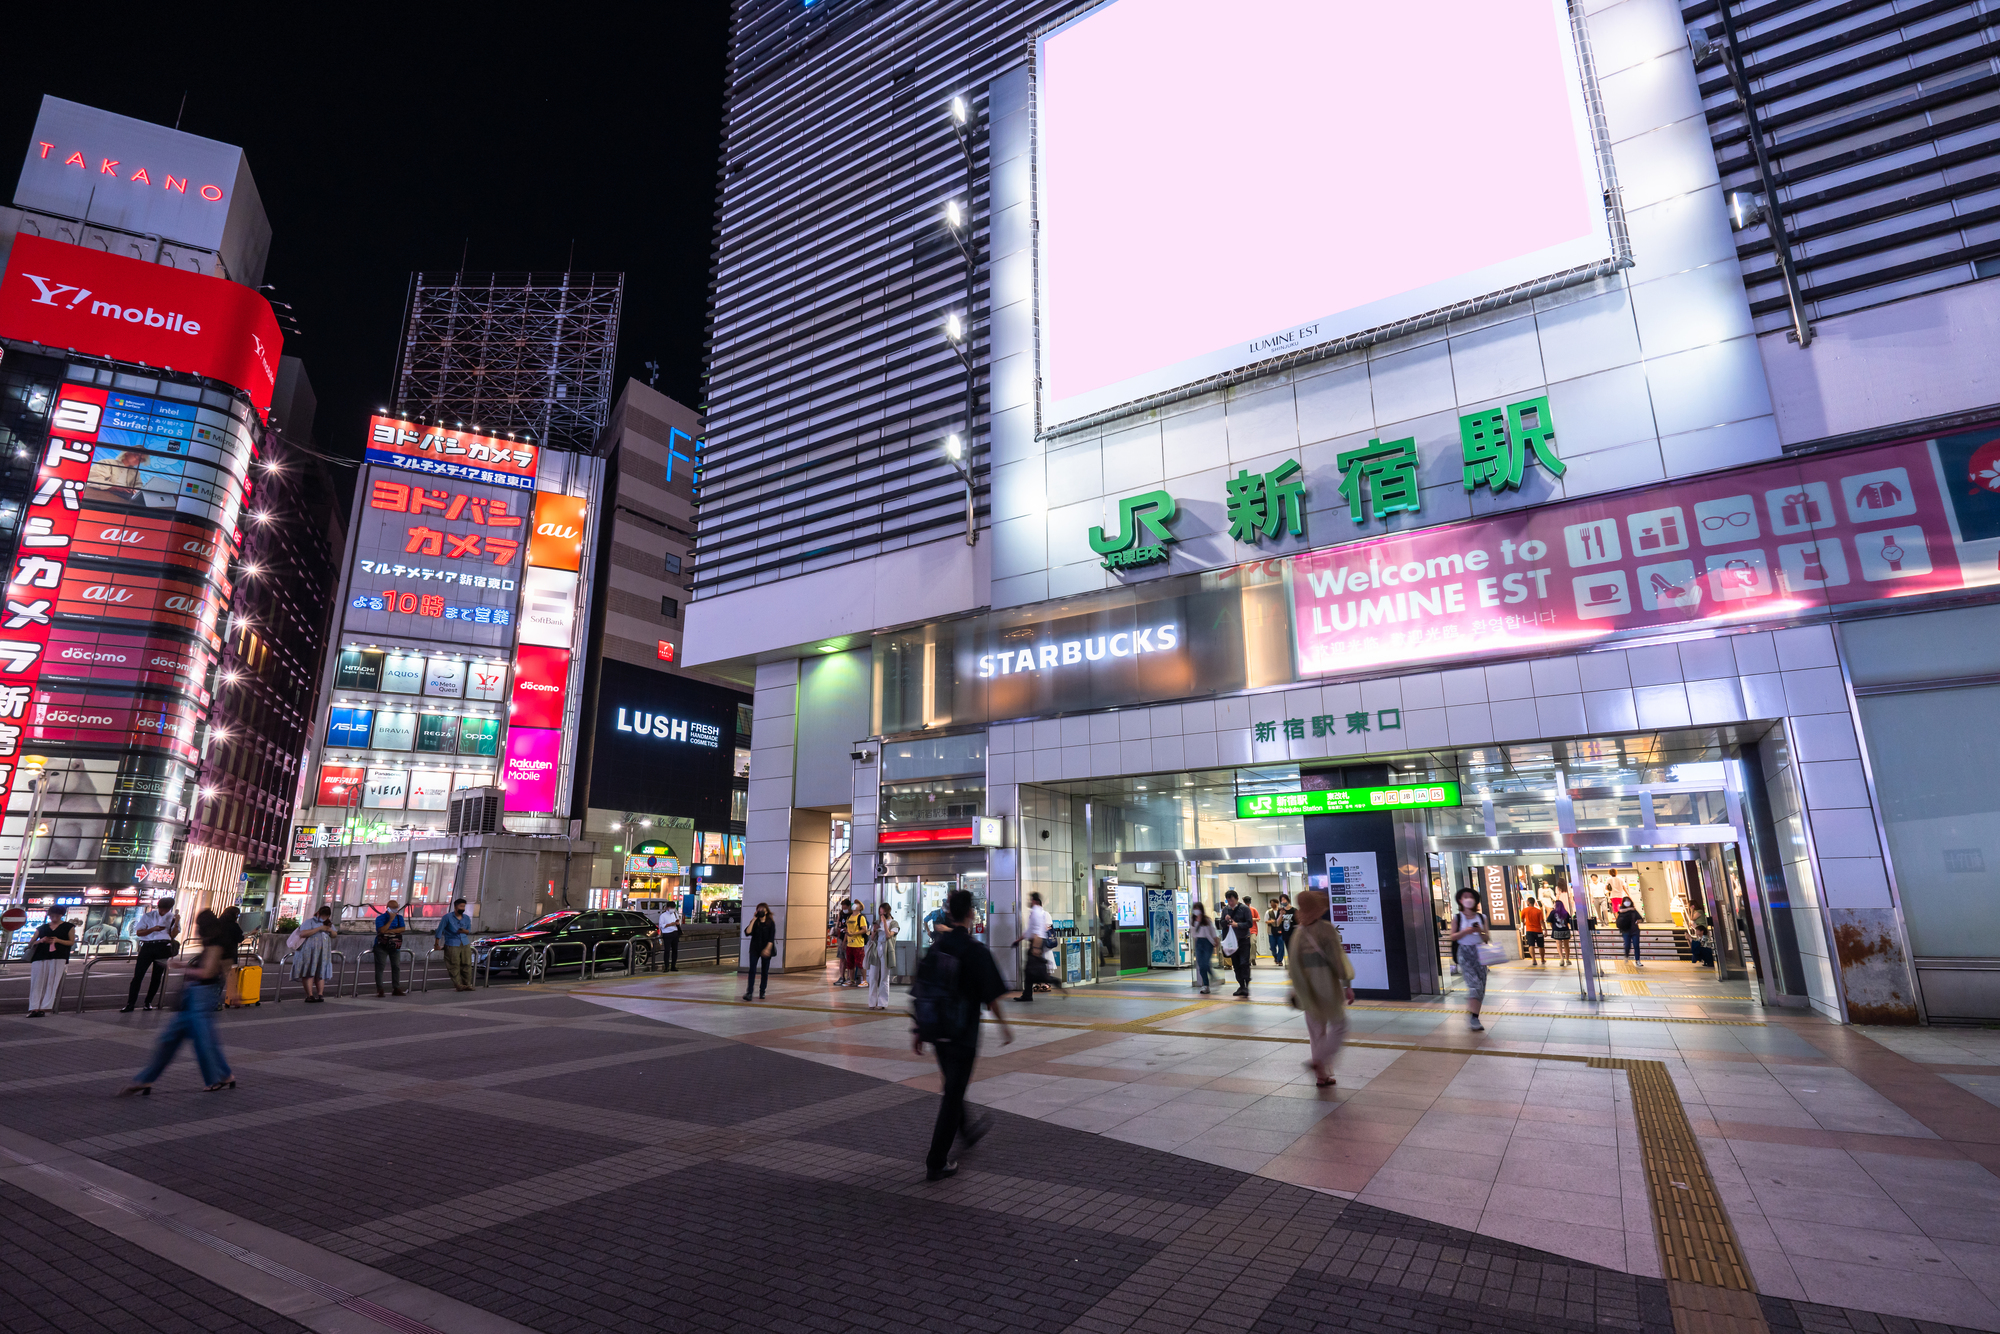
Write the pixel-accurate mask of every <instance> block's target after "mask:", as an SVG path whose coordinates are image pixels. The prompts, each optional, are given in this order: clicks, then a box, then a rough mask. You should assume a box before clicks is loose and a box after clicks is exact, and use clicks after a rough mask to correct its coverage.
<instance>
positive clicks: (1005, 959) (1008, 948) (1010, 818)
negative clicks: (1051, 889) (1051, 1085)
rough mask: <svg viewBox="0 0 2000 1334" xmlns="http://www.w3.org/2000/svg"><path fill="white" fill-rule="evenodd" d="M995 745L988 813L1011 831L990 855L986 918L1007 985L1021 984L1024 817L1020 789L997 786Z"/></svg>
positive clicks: (988, 771)
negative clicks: (1016, 941)
mask: <svg viewBox="0 0 2000 1334" xmlns="http://www.w3.org/2000/svg"><path fill="white" fill-rule="evenodd" d="M995 767H996V766H995V765H994V763H993V751H992V742H991V740H990V734H989V740H988V742H987V752H986V813H987V814H988V815H997V816H999V817H1000V822H1001V824H1002V826H1003V827H1004V828H1005V829H1006V831H1007V839H1006V842H1007V846H1006V847H1004V848H994V849H992V850H991V851H989V852H988V853H987V854H986V897H987V898H988V899H989V900H990V901H991V902H992V905H993V906H992V909H991V910H990V912H989V913H988V915H987V919H986V940H987V943H988V945H989V946H990V948H991V949H992V950H993V958H994V960H995V961H996V962H997V963H999V965H1000V975H1001V976H1002V977H1004V978H1006V979H1007V985H1009V986H1013V987H1018V986H1020V985H1021V978H1020V959H1019V951H1017V950H1015V949H1014V948H1013V941H1014V939H1015V937H1017V936H1019V935H1020V934H1021V922H1022V918H1023V915H1024V911H1025V910H1024V909H1023V908H1022V906H1021V905H1022V904H1023V903H1025V902H1026V901H1027V898H1026V894H1025V893H1024V891H1023V890H1022V888H1021V815H1020V800H1019V797H1020V789H1019V788H1018V787H1016V786H1015V785H1014V784H1012V783H995V782H994V781H993V780H994V769H995ZM1008 768H1009V770H1011V768H1012V757H1011V756H1009V757H1008Z"/></svg>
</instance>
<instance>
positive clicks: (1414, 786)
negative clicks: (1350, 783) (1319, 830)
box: [1236, 783, 1459, 820]
mask: <svg viewBox="0 0 2000 1334" xmlns="http://www.w3.org/2000/svg"><path fill="white" fill-rule="evenodd" d="M1458 804H1459V800H1458V784H1457V783H1404V784H1399V785H1396V786H1392V787H1334V788H1327V789H1326V790H1325V791H1321V792H1262V793H1258V794H1256V795H1255V796H1239V797H1237V798H1236V818H1237V819H1239V820H1262V819H1266V818H1268V817H1272V816H1278V815H1355V814H1359V813H1361V812H1363V811H1387V810H1419V809H1422V808H1424V807H1427V806H1456V805H1458Z"/></svg>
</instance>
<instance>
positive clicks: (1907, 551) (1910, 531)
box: [1854, 528, 1931, 581]
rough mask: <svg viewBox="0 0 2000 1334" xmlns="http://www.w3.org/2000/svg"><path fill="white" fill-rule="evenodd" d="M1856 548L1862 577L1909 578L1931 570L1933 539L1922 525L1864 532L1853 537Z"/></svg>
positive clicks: (1880, 578)
mask: <svg viewBox="0 0 2000 1334" xmlns="http://www.w3.org/2000/svg"><path fill="white" fill-rule="evenodd" d="M1854 550H1855V552H1856V553H1857V554H1858V555H1859V556H1860V557H1861V577H1862V578H1863V579H1868V580H1878V581H1879V580H1884V579H1908V578H1911V577H1913V576H1915V575H1919V574H1929V573H1930V572H1931V550H1930V543H1929V542H1928V541H1926V540H1925V538H1924V530H1923V529H1921V528H1890V529H1887V530H1885V531H1882V532H1875V533H1862V534H1861V535H1860V536H1859V537H1856V538H1855V539H1854Z"/></svg>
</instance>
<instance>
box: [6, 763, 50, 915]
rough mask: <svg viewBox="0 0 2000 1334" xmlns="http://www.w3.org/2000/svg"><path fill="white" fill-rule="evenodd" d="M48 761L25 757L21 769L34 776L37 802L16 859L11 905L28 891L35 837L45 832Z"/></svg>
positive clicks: (22, 836)
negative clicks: (44, 814) (43, 805)
mask: <svg viewBox="0 0 2000 1334" xmlns="http://www.w3.org/2000/svg"><path fill="white" fill-rule="evenodd" d="M48 763H49V762H48V759H47V757H45V756H42V755H23V756H22V757H21V768H23V769H25V770H27V771H28V772H30V773H32V774H33V775H34V777H33V778H31V779H29V780H28V781H29V784H30V786H32V787H33V788H34V791H35V801H34V804H33V805H32V806H30V807H29V808H28V827H27V828H26V829H25V830H24V831H22V834H21V851H20V853H19V855H18V856H16V857H15V859H14V887H13V891H12V892H11V893H10V894H9V895H8V896H7V901H8V902H9V903H19V902H21V901H22V898H23V896H25V895H26V893H27V891H28V864H29V862H31V861H32V860H33V859H34V854H35V836H36V835H37V834H40V833H42V832H43V830H42V827H41V824H42V799H43V798H44V797H45V796H47V795H48V790H49V775H48Z"/></svg>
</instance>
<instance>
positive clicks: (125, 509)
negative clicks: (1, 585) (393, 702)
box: [0, 98, 282, 946]
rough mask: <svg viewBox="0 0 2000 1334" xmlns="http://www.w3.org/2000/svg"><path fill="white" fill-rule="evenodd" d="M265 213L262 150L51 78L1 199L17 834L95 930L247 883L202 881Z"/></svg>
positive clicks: (13, 850) (264, 408)
mask: <svg viewBox="0 0 2000 1334" xmlns="http://www.w3.org/2000/svg"><path fill="white" fill-rule="evenodd" d="M79 197H83V198H86V199H87V201H88V207H87V208H82V207H76V200H77V199H78V198H79ZM86 212H88V214H89V218H88V220H86V219H85V216H84V215H85V213H86ZM269 239H270V229H269V226H268V224H267V223H266V222H265V220H264V214H263V209H262V206H261V204H260V203H259V202H258V199H257V194H256V188H255V185H254V183H253V182H252V181H251V179H250V175H249V170H248V167H247V165H246V164H245V163H244V161H243V155H242V152H241V150H239V149H236V148H234V147H232V146H230V145H225V144H218V143H215V142H213V141H211V140H206V139H201V138H199V137H197V136H194V135H186V134H179V133H177V132H175V131H171V130H166V129H163V128H161V127H159V126H155V125H148V124H145V123H143V122H139V121H134V120H130V119H129V118H126V117H121V116H114V115H110V114H108V113H104V112H100V111H96V110H94V109H92V108H88V107H82V106H78V105H76V104H73V103H67V102H62V101H61V100H60V99H54V98H49V99H44V102H43V106H42V112H41V116H40V118H39V119H38V121H37V125H36V130H35V134H34V136H33V139H32V142H31V143H30V144H29V146H28V148H27V152H26V155H25V159H24V165H23V169H22V173H21V178H20V183H19V186H18V189H17V191H16V194H15V207H14V208H12V209H7V210H0V246H4V247H5V252H4V256H0V259H4V264H5V272H4V276H0V364H4V367H5V371H4V374H5V376H6V384H7V393H8V402H9V415H8V418H7V423H6V430H7V431H8V433H9V435H10V437H11V439H10V444H11V448H10V449H9V451H8V453H9V457H10V460H11V462H10V468H9V471H8V473H7V474H6V476H5V479H4V481H0V487H4V489H5V491H6V496H5V498H4V504H0V510H4V512H5V516H6V522H5V529H6V534H5V535H6V538H7V558H8V560H9V570H10V578H9V589H8V613H7V616H6V618H5V621H4V629H0V644H4V646H5V657H4V660H0V697H4V699H5V700H6V703H5V705H4V707H0V712H4V713H5V719H4V721H0V782H4V784H5V790H6V794H7V795H6V802H7V805H6V811H7V815H6V823H5V825H4V833H0V853H4V856H5V858H6V860H7V864H8V869H9V870H10V871H13V870H15V869H16V868H17V867H19V866H20V864H21V863H22V862H23V861H25V863H26V867H25V870H26V877H25V879H26V886H25V888H26V898H27V906H28V907H29V908H30V909H31V910H32V909H37V908H41V907H44V906H49V905H53V904H57V903H62V904H65V905H66V906H70V907H72V908H74V909H77V910H80V915H81V917H82V919H83V922H84V938H85V939H86V941H87V942H89V943H92V944H95V945H98V946H112V945H115V944H116V942H118V941H120V940H121V939H124V938H126V937H128V936H129V932H130V925H131V921H132V920H133V918H134V917H135V916H136V914H137V911H138V905H139V903H140V901H141V900H142V899H144V898H150V897H152V896H153V895H155V894H157V893H160V892H163V891H173V890H176V889H178V890H179V892H181V894H182V896H183V897H184V898H186V899H188V900H190V905H189V906H190V907H200V906H213V905H219V904H220V903H224V902H228V901H233V899H234V897H235V895H236V892H237V890H238V885H239V883H240V882H239V880H238V879H237V878H236V875H237V874H240V872H236V873H234V874H232V875H231V876H230V878H229V879H228V881H227V883H216V884H210V883H207V880H206V879H202V880H200V881H187V883H186V884H185V887H184V888H182V884H183V882H184V881H186V877H185V876H184V874H183V873H184V871H185V870H186V869H187V864H186V861H185V857H186V851H187V847H188V842H189V837H190V833H191V829H192V827H193V824H194V821H195V818H196V811H197V808H198V806H199V804H200V800H201V799H200V796H199V793H198V791H197V787H196V775H197V773H198V772H199V771H200V770H202V769H203V768H204V767H205V766H211V765H213V764H216V763H218V762H219V760H220V757H219V755H217V753H216V751H215V748H216V746H217V745H218V738H217V736H216V731H217V727H218V723H217V718H218V706H217V698H216V697H217V692H218V691H219V690H222V689H224V688H225V684H226V683H225V682H224V681H223V680H222V677H223V674H224V668H223V664H224V662H225V661H226V660H227V659H228V657H229V654H230V644H232V643H235V642H237V641H236V639H235V634H234V631H233V630H232V628H231V625H230V622H229V612H228V609H229V608H230V606H231V605H232V602H233V600H234V599H235V597H236V590H237V587H238V585H239V583H240V582H241V580H242V579H243V577H244V576H243V571H242V569H241V567H240V565H239V558H240V556H241V553H242V551H243V549H244V546H245V534H244V532H243V528H244V525H245V523H246V521H247V520H248V517H249V516H248V513H247V511H246V505H245V500H246V496H247V495H248V493H249V491H250V489H251V484H250V482H249V480H248V479H249V473H250V468H251V461H252V459H253V458H254V457H255V456H256V453H257V450H258V447H259V444H260V441H261V440H262V439H263V436H264V432H265V430H266V424H267V420H268V414H269V411H270V408H271V404H272V401H273V397H274V394H275V392H276V388H277V383H276V382H277V371H278V363H279V356H280V351H281V347H282V340H281V338H280V336H279V330H278V325H277V321H276V319H275V317H274V314H273V312H272V310H271V307H270V305H269V303H268V302H266V301H265V300H264V299H263V298H262V297H260V296H259V295H258V294H257V292H256V291H255V289H254V284H255V283H256V282H257V280H258V277H259V275H260V273H261V271H262V267H263V256H264V253H265V251H266V249H267V248H268V245H269ZM223 730H224V731H226V730H227V729H226V728H223ZM267 776H268V775H261V776H260V777H259V779H258V780H256V781H262V777H267ZM197 884H199V888H198V889H197V888H196V885H197Z"/></svg>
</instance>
